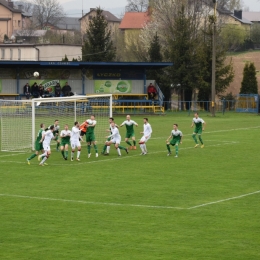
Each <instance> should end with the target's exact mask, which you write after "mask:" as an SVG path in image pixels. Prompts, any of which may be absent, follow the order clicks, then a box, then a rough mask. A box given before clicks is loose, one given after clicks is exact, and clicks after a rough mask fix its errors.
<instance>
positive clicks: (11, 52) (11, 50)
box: [10, 49, 13, 60]
mask: <svg viewBox="0 0 260 260" xmlns="http://www.w3.org/2000/svg"><path fill="white" fill-rule="evenodd" d="M12 59H13V49H10V60H12Z"/></svg>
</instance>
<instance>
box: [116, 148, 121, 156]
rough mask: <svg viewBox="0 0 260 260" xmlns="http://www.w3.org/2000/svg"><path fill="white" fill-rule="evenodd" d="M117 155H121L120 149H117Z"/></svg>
mask: <svg viewBox="0 0 260 260" xmlns="http://www.w3.org/2000/svg"><path fill="white" fill-rule="evenodd" d="M117 153H118V155H121V152H120V148H119V147H118V148H117Z"/></svg>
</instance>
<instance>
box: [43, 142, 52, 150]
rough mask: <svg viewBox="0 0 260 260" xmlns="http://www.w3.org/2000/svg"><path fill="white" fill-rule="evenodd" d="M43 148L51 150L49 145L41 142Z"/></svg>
mask: <svg viewBox="0 0 260 260" xmlns="http://www.w3.org/2000/svg"><path fill="white" fill-rule="evenodd" d="M43 150H44V151H47V152H49V151H50V150H51V147H50V145H49V144H45V143H43Z"/></svg>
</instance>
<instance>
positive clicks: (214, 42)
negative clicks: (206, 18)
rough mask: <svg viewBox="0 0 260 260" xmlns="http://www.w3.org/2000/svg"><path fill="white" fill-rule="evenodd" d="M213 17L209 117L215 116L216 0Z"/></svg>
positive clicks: (214, 1) (214, 0)
mask: <svg viewBox="0 0 260 260" xmlns="http://www.w3.org/2000/svg"><path fill="white" fill-rule="evenodd" d="M213 4H214V15H213V24H212V25H213V28H212V29H213V30H212V83H211V115H212V116H216V114H215V112H216V104H215V96H216V27H217V26H216V22H217V14H216V13H217V0H213Z"/></svg>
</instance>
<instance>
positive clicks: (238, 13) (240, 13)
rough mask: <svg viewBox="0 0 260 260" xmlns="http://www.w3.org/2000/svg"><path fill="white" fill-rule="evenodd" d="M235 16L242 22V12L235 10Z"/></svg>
mask: <svg viewBox="0 0 260 260" xmlns="http://www.w3.org/2000/svg"><path fill="white" fill-rule="evenodd" d="M234 16H235V17H236V18H238V19H240V20H242V10H234Z"/></svg>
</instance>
